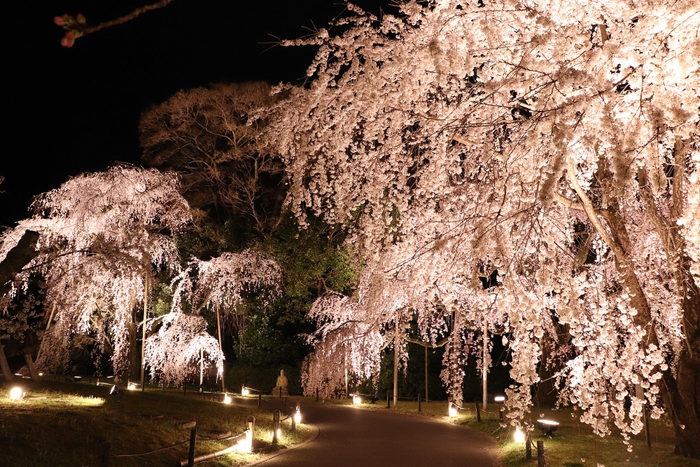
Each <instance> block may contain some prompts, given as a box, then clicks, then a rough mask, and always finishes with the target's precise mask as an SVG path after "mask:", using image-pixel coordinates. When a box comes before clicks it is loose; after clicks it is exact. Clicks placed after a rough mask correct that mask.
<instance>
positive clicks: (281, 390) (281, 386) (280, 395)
mask: <svg viewBox="0 0 700 467" xmlns="http://www.w3.org/2000/svg"><path fill="white" fill-rule="evenodd" d="M280 399H282V386H280Z"/></svg>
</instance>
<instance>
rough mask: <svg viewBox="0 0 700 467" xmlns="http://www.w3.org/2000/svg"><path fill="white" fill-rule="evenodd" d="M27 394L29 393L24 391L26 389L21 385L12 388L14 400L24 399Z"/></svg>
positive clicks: (11, 395)
mask: <svg viewBox="0 0 700 467" xmlns="http://www.w3.org/2000/svg"><path fill="white" fill-rule="evenodd" d="M26 394H27V393H26V392H24V389H22V388H21V387H19V386H15V387H13V388H12V389H10V400H13V401H18V400H22V399H24V396H25V395H26Z"/></svg>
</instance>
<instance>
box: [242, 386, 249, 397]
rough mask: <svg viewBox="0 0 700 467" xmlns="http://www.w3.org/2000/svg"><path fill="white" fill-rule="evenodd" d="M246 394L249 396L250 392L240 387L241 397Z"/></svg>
mask: <svg viewBox="0 0 700 467" xmlns="http://www.w3.org/2000/svg"><path fill="white" fill-rule="evenodd" d="M248 394H250V390H249V389H248V388H247V387H245V386H243V387H241V396H247V395H248Z"/></svg>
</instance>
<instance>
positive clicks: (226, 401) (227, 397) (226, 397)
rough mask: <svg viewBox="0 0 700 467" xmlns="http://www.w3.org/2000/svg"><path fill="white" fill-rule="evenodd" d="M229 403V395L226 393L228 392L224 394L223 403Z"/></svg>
mask: <svg viewBox="0 0 700 467" xmlns="http://www.w3.org/2000/svg"><path fill="white" fill-rule="evenodd" d="M230 403H231V396H229V395H228V393H226V394H224V404H230Z"/></svg>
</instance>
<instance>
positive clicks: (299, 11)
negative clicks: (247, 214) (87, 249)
mask: <svg viewBox="0 0 700 467" xmlns="http://www.w3.org/2000/svg"><path fill="white" fill-rule="evenodd" d="M155 1H156V0H140V1H133V0H98V1H96V0H22V1H19V2H14V3H16V5H15V6H13V7H11V8H12V9H14V10H16V11H9V12H8V11H5V16H4V23H5V25H6V26H5V28H6V29H5V30H4V33H5V34H4V39H3V45H2V48H3V58H4V60H3V62H4V64H3V66H2V68H3V70H4V73H3V75H5V76H6V77H8V78H9V81H10V83H9V84H5V93H4V94H5V108H4V114H5V119H4V120H5V131H4V135H5V144H4V147H3V150H2V154H1V155H0V175H3V176H5V181H4V183H2V184H1V185H0V191H4V192H3V193H0V226H12V225H14V223H15V222H16V221H17V220H19V219H22V218H25V217H27V216H28V212H27V207H28V206H29V204H30V202H31V199H32V197H33V196H35V195H37V194H39V193H42V192H45V191H48V190H51V189H53V188H57V187H58V186H59V185H60V184H61V183H63V182H64V181H66V180H67V179H68V178H69V177H70V176H73V175H77V174H79V173H82V172H92V171H99V170H104V169H106V168H107V167H108V166H109V165H111V164H112V163H113V162H115V161H124V162H131V163H137V164H138V163H139V156H140V151H139V148H138V130H137V126H138V121H139V116H140V114H141V112H143V111H144V110H145V109H146V108H148V107H149V106H151V105H153V104H157V103H159V102H162V101H164V100H165V99H167V98H168V97H169V96H171V95H172V94H174V93H175V92H177V91H178V90H180V89H189V88H193V87H197V86H205V85H207V84H210V83H216V82H239V81H247V80H264V81H268V82H270V83H278V82H280V81H285V82H291V83H297V82H299V81H300V80H301V79H303V77H304V75H305V69H306V66H307V65H308V63H309V62H310V61H311V59H312V57H313V53H314V50H312V49H310V48H305V49H302V48H294V49H290V48H282V47H272V48H270V49H269V50H266V49H268V48H269V47H270V45H269V44H264V43H265V42H270V41H273V40H274V38H272V37H271V36H270V34H272V35H274V36H277V37H280V38H296V37H299V36H302V35H304V34H307V33H308V31H307V30H306V29H304V28H305V27H306V28H312V27H313V25H314V24H315V25H316V26H318V27H323V26H325V25H326V24H327V23H328V21H329V20H330V19H332V18H333V17H334V16H335V15H337V14H339V13H341V12H342V11H343V9H344V6H343V3H342V2H339V1H338V0H306V1H304V0H175V1H173V3H171V4H170V5H169V6H168V7H166V8H164V9H161V10H157V11H153V12H149V13H146V14H144V15H142V16H141V17H139V18H137V19H136V20H134V21H132V22H130V23H127V24H125V25H121V26H115V27H112V28H108V29H105V30H103V31H100V32H98V33H95V34H93V35H89V36H86V37H83V38H80V39H79V40H78V41H77V42H76V44H75V46H74V47H73V48H71V49H66V48H63V47H61V46H60V39H61V37H62V36H63V32H64V31H63V29H61V28H60V27H58V26H56V25H54V23H53V17H54V16H57V15H62V14H64V13H68V14H73V15H75V14H77V13H83V14H84V15H85V16H86V17H87V20H88V23H89V24H95V23H98V22H100V21H104V20H109V19H113V18H115V17H117V16H120V15H123V14H126V13H128V12H130V11H132V10H133V9H134V8H135V7H137V6H141V5H144V4H148V3H155ZM356 3H358V4H360V5H362V6H364V7H366V8H367V9H368V10H370V11H372V12H373V13H378V12H379V6H378V5H388V4H389V3H390V1H389V0H385V1H383V0H364V1H362V0H360V1H356ZM8 25H9V26H8Z"/></svg>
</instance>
